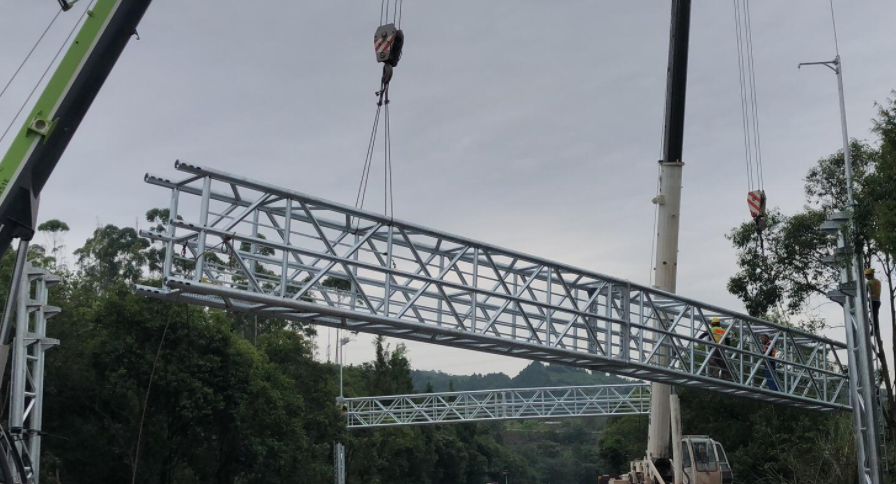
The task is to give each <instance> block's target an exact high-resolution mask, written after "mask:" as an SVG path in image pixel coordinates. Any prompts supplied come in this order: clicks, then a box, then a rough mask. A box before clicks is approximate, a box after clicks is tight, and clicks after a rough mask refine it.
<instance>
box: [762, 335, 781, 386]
mask: <svg viewBox="0 0 896 484" xmlns="http://www.w3.org/2000/svg"><path fill="white" fill-rule="evenodd" d="M759 342H760V343H762V354H763V355H766V356H769V357H771V358H775V357H776V356H777V353H775V347H774V346H772V341H771V339H769V337H768V335H767V334H763V335H760V336H759ZM774 372H775V360H771V359H768V360H765V383H766V384H767V385H768V389H769V390H771V391H773V392H776V391H778V384H777V383H776V382H775V378H774V376H773V374H774Z"/></svg>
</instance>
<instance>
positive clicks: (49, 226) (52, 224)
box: [37, 218, 69, 232]
mask: <svg viewBox="0 0 896 484" xmlns="http://www.w3.org/2000/svg"><path fill="white" fill-rule="evenodd" d="M37 230H38V231H39V232H68V231H69V228H68V224H67V223H65V222H63V221H61V220H57V219H55V218H54V219H50V220H47V221H46V222H44V223H42V224H40V225H38V226H37Z"/></svg>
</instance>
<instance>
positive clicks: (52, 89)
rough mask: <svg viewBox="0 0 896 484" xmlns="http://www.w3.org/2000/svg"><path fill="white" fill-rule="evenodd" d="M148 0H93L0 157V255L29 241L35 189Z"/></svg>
mask: <svg viewBox="0 0 896 484" xmlns="http://www.w3.org/2000/svg"><path fill="white" fill-rule="evenodd" d="M150 3H151V0H96V4H95V5H94V6H93V8H92V9H91V10H90V11H89V12H88V13H87V17H86V19H85V21H84V24H83V25H82V26H81V29H80V31H79V32H78V34H77V36H76V37H75V40H74V42H72V44H71V46H70V47H69V49H68V51H67V52H66V54H65V56H64V57H63V58H62V61H61V62H60V63H59V66H58V67H57V68H56V71H55V72H54V73H53V76H52V77H51V78H50V80H49V82H48V83H47V85H46V87H45V88H44V90H43V93H42V94H41V95H40V97H39V98H38V100H37V102H36V103H35V105H34V108H33V109H32V110H31V113H30V114H29V115H28V117H27V118H26V119H25V123H24V126H22V128H21V130H20V131H19V132H18V133H17V134H16V137H15V139H13V141H12V144H11V145H10V147H9V150H8V151H7V152H6V155H5V156H4V157H3V160H2V161H0V255H2V254H3V253H4V252H5V251H6V249H8V248H9V246H10V243H11V242H12V239H13V238H21V239H23V240H30V239H31V237H32V236H33V235H34V230H35V224H36V222H37V205H38V199H39V197H40V192H41V190H42V189H43V187H44V185H46V183H47V180H48V179H49V177H50V174H51V173H52V172H53V169H54V168H55V167H56V163H57V162H59V158H60V157H61V156H62V153H63V152H64V151H65V148H66V147H67V146H68V143H69V141H71V139H72V136H74V134H75V131H76V130H77V129H78V126H79V125H80V124H81V121H82V120H83V119H84V115H85V114H86V113H87V110H88V109H90V105H91V104H92V103H93V100H94V99H95V98H96V95H97V93H98V92H99V90H100V88H101V87H102V86H103V83H104V82H105V81H106V78H107V77H108V76H109V73H110V72H111V71H112V68H113V67H114V66H115V63H116V62H117V61H118V58H119V56H120V55H121V53H122V51H123V50H124V48H125V46H126V45H127V43H128V41H129V40H130V38H131V36H132V35H133V34H134V33H135V32H136V29H137V25H138V24H139V23H140V20H141V19H142V18H143V14H144V13H145V12H146V9H147V8H148V7H149V4H150Z"/></svg>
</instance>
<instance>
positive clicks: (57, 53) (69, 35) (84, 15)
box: [0, 0, 96, 142]
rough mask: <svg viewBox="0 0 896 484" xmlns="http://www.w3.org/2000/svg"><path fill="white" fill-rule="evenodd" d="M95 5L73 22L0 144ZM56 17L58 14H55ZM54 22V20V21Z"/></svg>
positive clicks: (92, 2)
mask: <svg viewBox="0 0 896 484" xmlns="http://www.w3.org/2000/svg"><path fill="white" fill-rule="evenodd" d="M94 3H96V0H93V1H91V2H90V4H89V5H88V6H87V8H85V9H84V12H83V13H81V16H80V17H79V18H78V21H77V22H75V25H74V26H72V29H71V31H69V33H68V36H66V37H65V40H64V41H63V42H62V45H60V46H59V50H57V51H56V55H54V56H53V59H52V60H51V61H50V63H49V64H48V65H47V68H46V69H44V73H43V74H41V76H40V79H38V80H37V82H36V83H35V84H34V88H32V89H31V93H30V94H28V97H27V98H25V102H23V103H22V105H21V106H20V107H19V110H18V111H17V112H16V115H15V116H13V118H12V121H11V122H10V123H9V125H8V126H6V129H5V130H4V131H3V134H2V135H0V142H2V141H3V139H4V138H6V135H7V134H9V130H10V129H12V127H13V125H14V124H15V123H16V120H17V119H19V116H20V115H21V114H22V111H24V110H25V107H26V106H27V105H28V103H29V102H30V101H31V98H32V97H34V93H35V92H37V88H38V87H40V84H41V83H42V82H43V81H44V78H46V77H47V74H49V72H50V69H52V68H53V64H55V63H56V59H58V58H59V56H60V55H61V54H62V51H63V50H65V46H66V45H68V41H69V40H71V38H72V36H73V35H75V31H77V30H78V26H79V25H81V23H82V22H83V21H84V17H86V16H87V12H90V10H91V8H93V4H94ZM57 15H58V14H57ZM54 21H55V20H54Z"/></svg>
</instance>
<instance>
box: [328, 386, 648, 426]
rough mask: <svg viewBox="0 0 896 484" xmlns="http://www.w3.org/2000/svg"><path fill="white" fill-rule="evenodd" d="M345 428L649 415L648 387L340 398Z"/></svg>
mask: <svg viewBox="0 0 896 484" xmlns="http://www.w3.org/2000/svg"><path fill="white" fill-rule="evenodd" d="M341 403H343V404H345V405H346V410H345V413H346V425H347V426H348V428H350V429H352V428H371V427H394V426H400V425H431V424H448V423H462V422H482V421H495V420H519V419H535V418H538V419H543V418H562V417H613V416H620V415H650V385H649V384H646V383H636V384H627V385H626V384H623V385H592V386H573V387H545V388H509V389H504V390H479V391H466V392H442V393H420V394H414V395H388V396H378V397H359V398H344V399H342V400H341Z"/></svg>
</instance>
